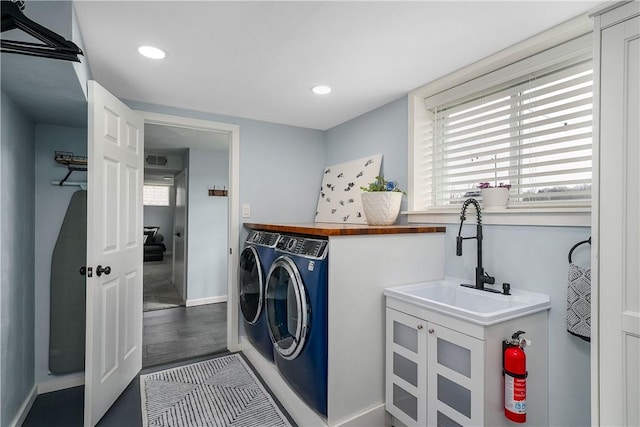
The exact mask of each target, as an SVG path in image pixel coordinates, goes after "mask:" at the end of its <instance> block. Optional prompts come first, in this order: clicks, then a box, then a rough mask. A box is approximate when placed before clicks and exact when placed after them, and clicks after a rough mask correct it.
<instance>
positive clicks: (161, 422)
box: [140, 354, 291, 427]
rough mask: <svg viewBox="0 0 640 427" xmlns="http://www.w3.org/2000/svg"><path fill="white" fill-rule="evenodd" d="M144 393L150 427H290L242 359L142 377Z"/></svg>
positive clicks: (145, 417) (236, 357)
mask: <svg viewBox="0 0 640 427" xmlns="http://www.w3.org/2000/svg"><path fill="white" fill-rule="evenodd" d="M140 393H141V394H142V396H141V397H142V399H141V401H142V419H143V425H144V426H145V427H147V426H164V427H174V426H175V427H194V426H199V427H205V426H215V427H222V426H229V427H231V426H233V427H236V426H237V427H257V426H260V427H262V426H265V427H266V426H285V427H291V423H290V422H289V420H288V419H287V417H286V416H285V415H284V413H283V412H282V411H281V410H280V408H278V405H277V404H276V403H275V401H274V400H273V398H272V397H271V395H270V394H269V392H268V391H267V390H266V389H265V388H264V386H263V385H262V383H261V382H260V380H259V379H258V378H257V377H256V375H255V374H254V373H253V371H252V369H251V367H250V366H249V365H248V364H247V363H246V362H245V361H244V359H243V358H242V357H241V356H240V355H239V354H231V355H228V356H222V357H218V358H216V359H211V360H207V361H204V362H199V363H194V364H192V365H186V366H181V367H178V368H173V369H168V370H166V371H160V372H154V373H152V374H148V375H141V376H140Z"/></svg>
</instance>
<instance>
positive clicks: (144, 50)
mask: <svg viewBox="0 0 640 427" xmlns="http://www.w3.org/2000/svg"><path fill="white" fill-rule="evenodd" d="M138 52H140V55H142V56H145V57H147V58H151V59H164V57H165V56H167V54H166V53H164V50H162V49H158V48H157V47H153V46H140V47H139V48H138Z"/></svg>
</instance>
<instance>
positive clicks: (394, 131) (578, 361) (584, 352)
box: [326, 97, 591, 426]
mask: <svg viewBox="0 0 640 427" xmlns="http://www.w3.org/2000/svg"><path fill="white" fill-rule="evenodd" d="M407 111H408V110H407V98H406V97H403V98H401V99H399V100H397V101H394V102H391V103H389V104H387V105H385V106H383V107H381V108H378V109H377V110H374V111H371V112H369V113H367V114H365V115H363V116H360V117H357V118H355V119H353V120H351V121H349V122H347V123H344V124H341V125H340V126H337V127H335V128H333V129H331V130H329V131H327V132H326V144H327V165H331V164H336V163H341V162H345V161H348V160H352V159H355V158H359V157H362V156H364V155H367V154H373V153H382V154H383V156H384V160H383V171H384V174H385V176H386V177H388V178H396V179H398V181H399V182H400V184H401V186H402V187H403V188H406V183H407V173H408V172H407V150H408V145H407V128H408V124H407ZM405 199H406V198H405ZM404 203H405V205H404V206H406V200H405V201H404ZM404 206H403V209H404ZM457 232H458V226H457V225H455V224H452V225H447V234H446V253H445V273H446V274H447V275H450V276H457V277H463V278H471V277H473V275H474V268H475V263H476V258H475V257H476V255H475V254H476V251H475V246H474V243H473V242H470V241H468V242H466V243H465V247H464V255H463V256H462V257H456V256H455V236H456V234H457ZM473 232H474V230H473V229H470V228H468V227H465V228H464V233H465V235H467V234H470V235H471V234H473ZM590 232H591V231H590V229H589V228H586V227H534V226H527V227H525V226H485V228H484V238H485V240H484V264H485V267H486V269H487V271H488V272H490V273H491V274H492V275H494V276H496V280H497V281H498V283H502V282H510V283H511V284H512V286H514V287H516V288H522V289H527V290H531V291H536V292H541V293H545V294H549V295H550V296H551V301H552V308H551V311H550V312H549V408H550V417H549V421H550V425H553V426H586V425H590V401H591V397H590V383H589V379H590V353H589V343H586V342H584V341H582V340H580V339H579V338H576V337H573V336H571V335H569V334H568V333H567V332H566V324H565V322H566V320H565V313H566V311H565V304H566V284H567V267H568V266H567V253H568V251H569V249H570V248H571V246H573V244H574V243H576V242H578V241H580V240H584V239H585V238H587V237H588V236H589V234H590ZM588 252H589V251H588V247H583V248H581V249H580V250H576V252H575V258H574V261H576V262H578V263H580V264H582V265H583V266H588V265H589V253H588ZM425 256H427V255H426V254H425ZM533 345H535V343H533ZM500 392H501V391H500V390H496V393H500ZM531 410H535V409H534V408H531Z"/></svg>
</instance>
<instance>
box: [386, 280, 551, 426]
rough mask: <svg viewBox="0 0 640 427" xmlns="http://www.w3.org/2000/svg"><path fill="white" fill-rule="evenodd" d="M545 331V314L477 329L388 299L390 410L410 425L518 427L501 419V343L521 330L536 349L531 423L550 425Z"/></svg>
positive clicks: (530, 355)
mask: <svg viewBox="0 0 640 427" xmlns="http://www.w3.org/2000/svg"><path fill="white" fill-rule="evenodd" d="M478 292H480V291H478ZM547 328H548V312H547V310H544V311H540V312H537V313H533V314H529V315H526V316H523V317H519V318H517V319H511V320H507V321H505V322H500V323H496V324H492V325H478V324H475V323H472V322H469V321H466V320H462V319H459V318H455V317H452V316H449V315H446V314H443V313H440V312H437V311H435V310H429V309H425V308H424V307H420V306H418V305H415V304H411V303H408V302H406V301H401V300H398V299H395V298H393V297H391V296H388V295H387V299H386V373H385V376H386V386H385V395H386V409H387V411H388V412H389V413H390V414H391V415H392V416H393V417H394V418H395V420H396V421H400V423H402V424H404V425H406V426H426V425H429V426H436V425H437V426H472V425H473V426H479V425H486V426H500V425H505V426H506V425H513V423H512V422H511V421H509V420H507V419H506V418H505V417H504V409H503V405H504V380H503V376H502V341H503V340H504V339H508V338H510V337H511V335H512V334H513V333H514V332H516V331H518V330H523V331H525V332H526V334H525V335H524V337H525V338H527V339H529V340H531V342H532V345H531V346H530V347H527V348H526V349H525V353H526V356H527V370H528V372H529V377H528V378H527V424H529V425H548V419H549V415H548V413H549V403H548V378H547V376H548V361H547V358H548V354H547V352H548V331H547ZM394 425H400V424H399V423H397V422H395V423H394Z"/></svg>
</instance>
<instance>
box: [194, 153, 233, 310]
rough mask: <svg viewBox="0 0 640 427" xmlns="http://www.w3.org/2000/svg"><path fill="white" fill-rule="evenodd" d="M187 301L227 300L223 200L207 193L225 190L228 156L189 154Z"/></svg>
mask: <svg viewBox="0 0 640 427" xmlns="http://www.w3.org/2000/svg"><path fill="white" fill-rule="evenodd" d="M188 171H189V180H188V185H189V189H188V193H189V196H188V205H189V207H188V209H187V211H188V215H189V220H188V223H187V233H188V234H187V236H188V237H187V245H188V249H187V254H188V260H187V301H190V300H198V299H202V298H211V297H226V296H227V259H228V258H229V255H228V248H229V245H228V229H229V226H228V224H229V221H228V217H229V214H228V207H229V203H228V201H229V199H228V198H227V197H213V196H209V189H212V188H213V187H214V186H215V188H219V189H222V188H223V187H227V188H228V187H229V153H228V152H220V151H212V150H203V149H196V148H191V149H190V150H189V166H188Z"/></svg>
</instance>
